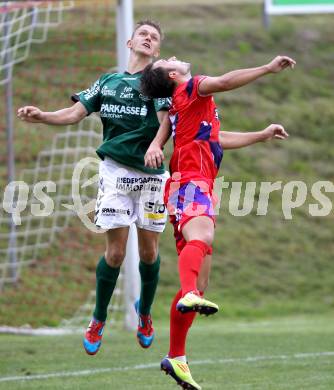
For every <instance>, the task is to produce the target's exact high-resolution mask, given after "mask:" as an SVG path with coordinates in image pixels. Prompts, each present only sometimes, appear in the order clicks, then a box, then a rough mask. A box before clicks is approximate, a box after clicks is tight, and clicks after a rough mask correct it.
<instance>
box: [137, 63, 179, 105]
mask: <svg viewBox="0 0 334 390" xmlns="http://www.w3.org/2000/svg"><path fill="white" fill-rule="evenodd" d="M175 87H176V83H175V81H174V80H172V79H170V78H169V70H167V69H164V68H161V67H158V68H153V64H149V65H147V66H146V67H145V69H144V70H143V74H142V76H141V87H140V88H141V92H142V94H143V95H145V96H147V97H149V98H166V97H171V96H172V95H173V92H174V89H175Z"/></svg>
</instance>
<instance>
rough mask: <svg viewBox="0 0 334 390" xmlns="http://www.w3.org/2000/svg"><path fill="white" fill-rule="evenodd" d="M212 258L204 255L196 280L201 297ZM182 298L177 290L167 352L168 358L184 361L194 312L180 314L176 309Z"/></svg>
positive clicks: (171, 313)
mask: <svg viewBox="0 0 334 390" xmlns="http://www.w3.org/2000/svg"><path fill="white" fill-rule="evenodd" d="M211 261H212V256H211V255H206V256H205V259H204V260H203V263H202V267H201V270H200V273H199V276H198V280H197V289H198V291H199V293H200V295H201V296H203V295H204V291H205V289H206V287H207V285H208V279H209V275H210V268H211ZM181 298H182V290H179V291H178V292H177V294H176V295H175V297H174V299H173V302H172V305H171V308H170V338H169V352H168V357H170V358H173V359H174V358H176V359H178V358H181V359H182V360H186V358H185V356H186V348H185V347H186V339H187V335H188V332H189V329H190V327H191V325H192V323H193V321H194V319H195V316H196V312H195V311H190V312H188V313H185V314H183V313H181V312H180V311H179V310H177V309H176V305H177V303H178V301H179V300H180V299H181Z"/></svg>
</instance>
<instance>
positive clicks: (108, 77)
mask: <svg viewBox="0 0 334 390" xmlns="http://www.w3.org/2000/svg"><path fill="white" fill-rule="evenodd" d="M119 76H120V73H103V74H102V75H101V76H100V78H99V81H100V84H102V83H106V82H108V81H111V80H117V79H118V78H120V77H119Z"/></svg>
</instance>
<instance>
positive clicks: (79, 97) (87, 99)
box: [71, 79, 101, 115]
mask: <svg viewBox="0 0 334 390" xmlns="http://www.w3.org/2000/svg"><path fill="white" fill-rule="evenodd" d="M100 98H101V79H99V80H97V81H95V83H94V84H93V85H91V86H90V87H89V88H87V89H85V90H83V91H81V92H78V93H75V94H74V95H72V96H71V99H72V101H73V102H75V103H76V102H80V103H82V104H83V105H84V106H85V108H86V110H87V112H88V115H90V114H91V113H92V112H99V111H100V109H101V100H100Z"/></svg>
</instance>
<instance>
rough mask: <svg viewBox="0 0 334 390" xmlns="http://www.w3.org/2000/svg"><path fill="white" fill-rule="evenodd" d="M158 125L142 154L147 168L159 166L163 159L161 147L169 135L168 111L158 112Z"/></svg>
mask: <svg viewBox="0 0 334 390" xmlns="http://www.w3.org/2000/svg"><path fill="white" fill-rule="evenodd" d="M158 114H160V116H159V115H158V116H159V121H160V127H159V130H158V132H157V135H156V136H155V138H154V140H153V141H152V142H151V144H150V146H149V148H148V149H147V152H146V153H145V156H144V161H145V165H146V166H147V167H149V168H155V169H156V168H159V167H160V166H161V164H162V162H163V160H164V159H165V156H164V153H163V151H162V148H163V147H164V146H165V144H166V142H167V141H168V138H169V137H170V121H169V117H168V112H167V111H163V112H161V111H160V112H159V113H158Z"/></svg>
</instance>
